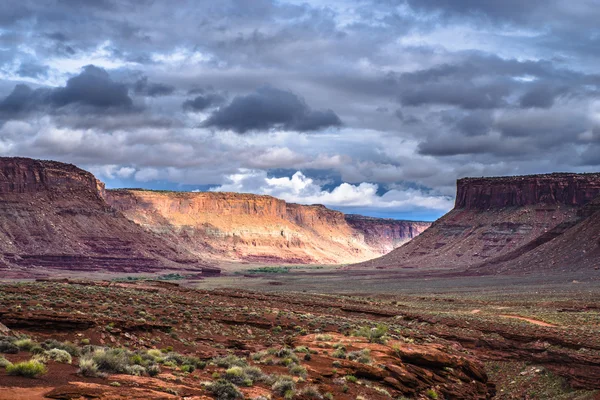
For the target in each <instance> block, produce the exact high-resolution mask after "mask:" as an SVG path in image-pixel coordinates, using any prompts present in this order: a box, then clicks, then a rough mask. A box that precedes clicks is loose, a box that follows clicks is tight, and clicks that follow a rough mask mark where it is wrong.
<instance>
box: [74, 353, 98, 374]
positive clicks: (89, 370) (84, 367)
mask: <svg viewBox="0 0 600 400" xmlns="http://www.w3.org/2000/svg"><path fill="white" fill-rule="evenodd" d="M78 372H79V373H80V374H81V375H83V376H89V377H94V376H101V375H103V374H102V373H101V372H100V371H99V370H98V364H96V362H95V361H94V360H92V359H91V358H87V357H83V358H81V359H80V360H79V371H78Z"/></svg>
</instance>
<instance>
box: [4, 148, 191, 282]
mask: <svg viewBox="0 0 600 400" xmlns="http://www.w3.org/2000/svg"><path fill="white" fill-rule="evenodd" d="M103 190H104V187H103V185H102V184H101V183H99V182H98V181H97V180H96V178H95V177H94V176H93V175H92V174H90V173H89V172H86V171H83V170H81V169H79V168H77V167H75V166H73V165H69V164H63V163H58V162H52V161H38V160H31V159H26V158H0V269H5V270H10V271H9V272H6V271H5V272H3V275H4V276H8V275H11V276H12V275H15V276H19V274H21V273H22V271H25V270H27V274H30V273H34V274H35V273H37V272H40V273H41V272H42V271H43V270H44V271H45V270H47V269H55V268H58V269H79V270H107V271H129V272H135V271H148V270H152V269H159V268H164V267H169V266H174V267H175V266H177V267H187V266H193V265H194V264H195V263H196V260H197V258H195V257H192V255H191V254H190V253H188V252H186V251H184V250H183V249H179V248H177V246H174V245H173V244H170V243H168V242H166V241H164V240H163V239H161V238H159V237H157V236H156V235H154V234H152V233H150V232H147V231H145V230H144V229H142V228H141V227H139V226H138V225H136V224H135V223H133V222H131V221H129V220H128V219H127V218H125V217H124V216H123V215H122V214H121V213H119V212H116V211H115V210H114V209H112V208H111V207H110V206H109V205H108V204H106V202H105V201H104V199H103V198H102V197H101V193H102V191H103ZM20 271H21V272H20Z"/></svg>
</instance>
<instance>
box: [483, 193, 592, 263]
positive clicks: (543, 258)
mask: <svg viewBox="0 0 600 400" xmlns="http://www.w3.org/2000/svg"><path fill="white" fill-rule="evenodd" d="M577 216H578V218H577V219H576V220H574V221H572V222H570V223H567V224H563V225H562V226H559V227H557V228H560V229H555V231H558V232H557V233H558V234H556V235H553V237H551V238H549V239H550V240H547V241H543V242H542V241H541V240H539V239H538V242H540V243H539V245H538V246H535V247H533V246H529V247H531V249H529V251H518V252H514V253H512V254H510V253H509V254H507V255H506V256H504V257H498V258H495V259H492V260H490V261H489V262H486V263H483V264H481V265H478V266H475V267H473V268H472V271H473V272H477V273H485V274H502V273H514V272H525V273H531V272H537V273H539V272H544V271H576V270H592V269H595V270H597V269H600V197H598V198H596V199H595V200H594V201H592V202H591V203H589V204H587V205H585V206H584V207H583V208H581V209H580V210H579V211H578V213H577Z"/></svg>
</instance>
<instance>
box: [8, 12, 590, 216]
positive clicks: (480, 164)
mask: <svg viewBox="0 0 600 400" xmlns="http://www.w3.org/2000/svg"><path fill="white" fill-rule="evenodd" d="M599 20H600V0H573V1H570V2H566V1H562V0H528V1H522V0H498V1H493V0H490V1H479V0H352V1H350V0H328V1H324V0H307V1H300V0H298V1H297V0H288V1H284V0H280V1H275V0H252V1H248V0H220V1H218V2H215V1H205V0H194V1H192V0H190V1H185V0H170V1H162V0H154V1H150V0H18V1H14V0H3V1H2V2H0V156H26V157H33V158H39V159H52V160H58V161H63V162H68V163H73V164H76V165H78V166H79V167H81V168H84V169H87V170H89V171H91V172H93V173H94V174H95V175H96V176H97V177H98V178H99V179H101V180H102V181H104V182H105V183H106V184H107V187H109V188H116V187H138V188H148V189H165V190H190V191H191V190H200V191H204V190H216V191H234V192H250V193H257V194H268V195H273V196H276V197H279V198H282V199H285V200H287V201H290V202H297V203H304V204H316V203H319V204H325V205H327V206H328V207H331V208H334V209H338V210H341V211H344V212H352V213H360V214H365V215H371V216H379V217H390V218H404V219H413V220H434V219H436V218H438V217H439V216H441V215H443V214H444V213H446V212H447V211H449V210H450V209H451V208H452V206H453V202H454V196H455V190H456V189H455V185H456V183H455V182H456V179H457V178H462V177H467V176H498V175H524V174H531V173H549V172H558V171H561V172H562V171H564V172H592V171H598V170H600V97H599V93H600V74H598V68H597V67H598V65H600V28H599V27H600V25H599V24H598V23H597V21H599Z"/></svg>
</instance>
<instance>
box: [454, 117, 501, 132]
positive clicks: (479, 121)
mask: <svg viewBox="0 0 600 400" xmlns="http://www.w3.org/2000/svg"><path fill="white" fill-rule="evenodd" d="M492 122H493V120H492V116H491V115H490V113H488V112H473V113H470V114H468V115H466V116H465V117H463V118H461V119H460V120H459V121H458V122H457V124H456V128H457V129H458V130H459V131H460V132H462V133H463V134H464V135H466V136H481V135H485V134H486V133H488V132H489V130H490V128H491V126H492Z"/></svg>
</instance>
